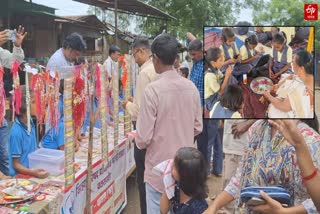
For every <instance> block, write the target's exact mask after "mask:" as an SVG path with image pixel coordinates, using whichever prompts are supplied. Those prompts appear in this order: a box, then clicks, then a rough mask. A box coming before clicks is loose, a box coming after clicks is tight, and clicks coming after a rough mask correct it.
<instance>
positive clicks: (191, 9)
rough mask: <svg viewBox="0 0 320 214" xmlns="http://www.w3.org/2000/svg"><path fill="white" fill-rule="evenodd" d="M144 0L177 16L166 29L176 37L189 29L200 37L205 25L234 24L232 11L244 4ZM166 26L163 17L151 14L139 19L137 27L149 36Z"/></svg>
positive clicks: (215, 0)
mask: <svg viewBox="0 0 320 214" xmlns="http://www.w3.org/2000/svg"><path fill="white" fill-rule="evenodd" d="M144 2H145V3H147V4H149V5H152V6H154V7H156V8H158V9H160V10H162V11H165V12H167V13H168V14H170V15H172V16H174V17H175V18H176V19H177V20H171V21H169V22H168V32H169V33H170V34H172V35H175V36H177V37H178V38H185V35H186V32H188V31H190V32H192V33H193V34H195V35H196V36H197V37H198V38H202V35H203V26H204V25H208V26H209V25H210V26H219V25H220V26H221V25H232V24H235V23H236V18H235V14H239V12H240V8H241V7H242V6H243V2H241V1H234V0H197V1H194V0H144ZM165 26H166V22H165V21H158V20H155V19H152V18H140V20H139V27H140V28H141V29H143V30H144V31H145V32H146V33H147V34H149V35H150V36H155V35H157V34H158V33H161V32H162V30H163V29H165V28H166V27H165Z"/></svg>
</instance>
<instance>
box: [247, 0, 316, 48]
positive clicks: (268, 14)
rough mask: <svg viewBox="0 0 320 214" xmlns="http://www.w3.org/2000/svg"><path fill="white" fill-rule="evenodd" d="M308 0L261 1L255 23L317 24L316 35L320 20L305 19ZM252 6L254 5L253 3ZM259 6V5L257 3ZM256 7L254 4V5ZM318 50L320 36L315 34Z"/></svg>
mask: <svg viewBox="0 0 320 214" xmlns="http://www.w3.org/2000/svg"><path fill="white" fill-rule="evenodd" d="M305 3H310V1H308V0H296V1H292V0H271V1H265V2H263V1H262V3H261V2H260V3H259V4H261V5H260V9H259V10H257V9H256V10H255V11H254V13H253V22H254V24H255V25H275V26H315V35H319V34H320V21H319V20H317V21H306V20H304V4H305ZM251 6H252V5H251ZM255 6H257V5H255ZM252 8H254V6H252ZM315 47H316V50H320V40H319V37H317V36H315Z"/></svg>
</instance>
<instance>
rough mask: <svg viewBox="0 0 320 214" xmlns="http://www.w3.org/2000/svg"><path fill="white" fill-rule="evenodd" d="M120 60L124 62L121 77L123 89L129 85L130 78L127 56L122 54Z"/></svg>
mask: <svg viewBox="0 0 320 214" xmlns="http://www.w3.org/2000/svg"><path fill="white" fill-rule="evenodd" d="M119 62H122V64H121V67H122V71H123V72H122V78H121V83H122V87H123V89H125V88H126V87H127V79H128V69H127V63H126V61H125V57H124V56H121V57H119Z"/></svg>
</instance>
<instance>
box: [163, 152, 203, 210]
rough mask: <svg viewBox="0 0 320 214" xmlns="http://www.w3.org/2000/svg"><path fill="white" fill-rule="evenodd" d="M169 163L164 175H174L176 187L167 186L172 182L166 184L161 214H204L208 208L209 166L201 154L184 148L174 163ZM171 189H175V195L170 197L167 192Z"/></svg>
mask: <svg viewBox="0 0 320 214" xmlns="http://www.w3.org/2000/svg"><path fill="white" fill-rule="evenodd" d="M168 163H169V165H168V167H166V170H165V172H164V173H165V174H166V172H167V173H169V174H171V175H172V178H173V179H174V181H175V185H174V186H171V187H170V186H167V185H168V184H169V185H170V182H168V183H165V186H166V191H165V192H164V193H163V194H162V197H161V201H160V213H162V214H167V213H168V211H169V210H170V209H171V210H172V211H173V213H174V214H185V213H192V214H200V213H203V212H204V211H205V210H206V209H207V207H208V204H207V202H206V200H205V198H206V197H207V194H208V187H207V185H206V180H207V174H206V171H207V170H206V168H207V164H206V161H205V159H204V157H203V156H202V154H201V152H199V151H198V150H197V149H196V148H191V147H184V148H181V149H179V150H178V152H177V153H176V156H175V158H174V161H173V163H172V162H168ZM171 163H172V164H171ZM169 170H171V173H170V171H169ZM174 181H173V182H174ZM170 188H171V189H173V188H174V191H172V192H174V194H173V195H172V194H169V197H168V195H167V190H169V189H170ZM169 191H170V190H169ZM172 196H173V197H172ZM169 198H170V199H169Z"/></svg>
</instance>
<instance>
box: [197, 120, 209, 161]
mask: <svg viewBox="0 0 320 214" xmlns="http://www.w3.org/2000/svg"><path fill="white" fill-rule="evenodd" d="M202 121H203V129H202V132H201V134H199V135H198V136H197V148H198V150H199V151H200V152H201V153H202V155H203V157H204V159H205V160H207V156H208V123H209V122H210V120H202Z"/></svg>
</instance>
